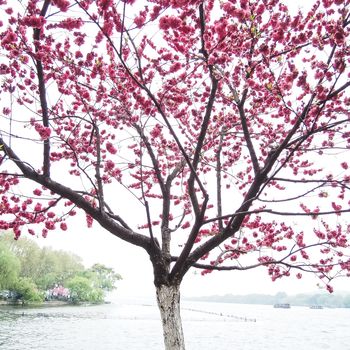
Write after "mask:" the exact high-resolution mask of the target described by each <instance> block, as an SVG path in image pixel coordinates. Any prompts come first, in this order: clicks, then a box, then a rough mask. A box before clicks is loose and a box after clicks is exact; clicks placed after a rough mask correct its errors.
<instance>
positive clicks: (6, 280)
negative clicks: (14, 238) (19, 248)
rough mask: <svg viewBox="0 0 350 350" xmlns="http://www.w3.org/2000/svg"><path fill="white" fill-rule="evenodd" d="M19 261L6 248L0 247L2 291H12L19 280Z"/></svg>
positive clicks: (0, 281)
mask: <svg viewBox="0 0 350 350" xmlns="http://www.w3.org/2000/svg"><path fill="white" fill-rule="evenodd" d="M19 271H20V261H19V259H18V258H17V257H16V256H15V255H14V254H13V253H12V252H10V251H9V250H7V249H6V247H5V246H1V245H0V289H10V288H12V286H13V285H14V283H15V281H16V280H17V278H18V275H19Z"/></svg>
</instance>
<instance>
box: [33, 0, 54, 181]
mask: <svg viewBox="0 0 350 350" xmlns="http://www.w3.org/2000/svg"><path fill="white" fill-rule="evenodd" d="M50 2H51V1H50V0H45V2H44V4H43V7H42V9H41V12H40V15H41V16H42V17H45V15H46V13H47V10H48V8H49V5H50ZM40 34H41V29H39V28H35V29H34V45H35V50H36V53H37V52H38V44H39V41H40ZM35 64H36V71H37V76H38V88H39V98H40V105H41V113H42V122H43V126H44V127H46V128H48V127H49V108H48V104H47V98H46V84H45V77H44V69H43V65H42V62H41V61H40V60H39V59H38V58H36V57H35ZM43 142H44V154H43V158H44V160H43V174H44V175H45V176H46V177H50V139H49V138H46V139H45V140H44V141H43Z"/></svg>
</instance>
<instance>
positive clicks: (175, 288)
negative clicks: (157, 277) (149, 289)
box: [156, 284, 185, 350]
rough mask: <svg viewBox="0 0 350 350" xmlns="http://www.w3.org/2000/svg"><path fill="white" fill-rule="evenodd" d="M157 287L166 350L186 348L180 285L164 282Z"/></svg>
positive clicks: (183, 349)
mask: <svg viewBox="0 0 350 350" xmlns="http://www.w3.org/2000/svg"><path fill="white" fill-rule="evenodd" d="M156 289H157V302H158V307H159V310H160V315H161V319H162V325H163V336H164V345H165V350H185V340H184V334H183V330H182V321H181V315H180V286H179V285H170V286H169V285H164V284H162V285H160V286H159V287H156Z"/></svg>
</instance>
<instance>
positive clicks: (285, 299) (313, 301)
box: [191, 292, 350, 308]
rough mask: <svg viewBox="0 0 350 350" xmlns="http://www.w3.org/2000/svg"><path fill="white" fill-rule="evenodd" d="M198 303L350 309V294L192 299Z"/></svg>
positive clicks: (259, 295) (279, 294) (225, 296)
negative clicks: (288, 305)
mask: <svg viewBox="0 0 350 350" xmlns="http://www.w3.org/2000/svg"><path fill="white" fill-rule="evenodd" d="M191 300H197V301H211V302H219V303H235V304H260V305H274V304H290V305H292V306H316V305H318V306H323V307H332V308H335V307H337V308H350V294H346V293H334V294H329V293H326V292H325V293H317V294H296V295H287V294H286V293H283V292H279V293H277V294H275V295H268V294H247V295H233V294H226V295H223V296H219V295H213V296H206V297H196V298H191Z"/></svg>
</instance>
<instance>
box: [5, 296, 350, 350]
mask: <svg viewBox="0 0 350 350" xmlns="http://www.w3.org/2000/svg"><path fill="white" fill-rule="evenodd" d="M182 307H183V311H182V318H183V324H184V332H185V338H186V345H187V349H188V350H216V349H235V350H236V349H237V350H256V349H259V350H282V349H283V350H296V349H298V350H322V349H330V350H348V349H350V333H349V326H350V309H321V310H312V309H309V308H306V307H305V308H304V307H292V308H290V309H274V308H273V307H272V306H267V305H239V304H224V303H207V302H193V301H184V302H182ZM0 349H1V350H38V349H40V350H41V349H48V350H51V349H60V350H99V349H101V350H119V349H120V350H125V349H128V350H138V349H143V350H144V349H147V350H162V349H163V340H162V330H161V323H160V317H159V315H158V309H157V307H156V306H155V304H154V302H152V301H150V300H141V299H137V300H127V299H120V300H119V301H117V302H113V303H112V304H104V305H97V306H82V307H72V306H64V307H50V308H39V309H28V308H23V309H22V308H18V309H13V308H9V307H3V308H1V309H0Z"/></svg>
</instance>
